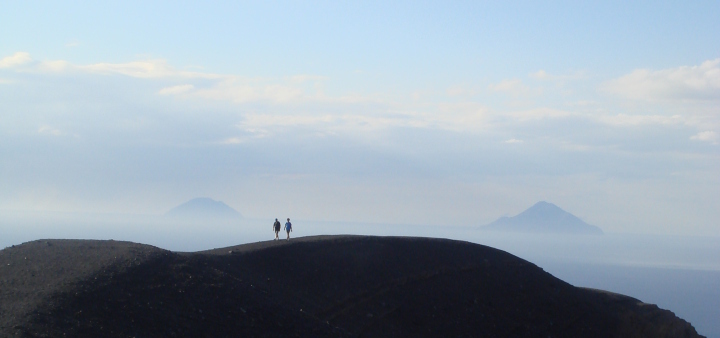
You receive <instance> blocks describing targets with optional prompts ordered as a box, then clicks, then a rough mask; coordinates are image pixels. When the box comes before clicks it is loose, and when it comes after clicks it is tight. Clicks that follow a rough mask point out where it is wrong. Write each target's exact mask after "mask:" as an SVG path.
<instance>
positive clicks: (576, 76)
mask: <svg viewBox="0 0 720 338" xmlns="http://www.w3.org/2000/svg"><path fill="white" fill-rule="evenodd" d="M528 76H529V77H530V78H532V79H535V80H542V81H570V80H580V79H583V78H585V77H586V75H585V73H584V72H574V73H571V74H566V75H556V74H550V73H548V72H546V71H544V70H542V69H541V70H538V71H537V72H534V73H530V74H528Z"/></svg>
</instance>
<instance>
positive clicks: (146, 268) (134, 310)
mask: <svg viewBox="0 0 720 338" xmlns="http://www.w3.org/2000/svg"><path fill="white" fill-rule="evenodd" d="M6 336H19V337H60V336H68V337H242V336H247V337H548V336H550V337H699V336H698V334H697V333H696V332H695V329H694V328H693V327H692V326H691V325H690V324H689V323H687V322H685V321H684V320H682V319H679V318H677V317H676V316H675V315H674V314H673V313H672V312H670V311H667V310H662V309H659V308H657V307H656V306H654V305H649V304H643V303H641V302H640V301H638V300H636V299H633V298H630V297H626V296H622V295H617V294H611V293H608V292H603V291H597V290H589V289H581V288H576V287H573V286H571V285H569V284H567V283H565V282H563V281H561V280H559V279H557V278H555V277H553V276H552V275H550V274H548V273H546V272H544V271H543V270H542V269H541V268H539V267H537V266H535V265H533V264H531V263H529V262H526V261H524V260H522V259H519V258H517V257H515V256H512V255H510V254H508V253H506V252H503V251H500V250H496V249H493V248H489V247H486V246H482V245H477V244H471V243H467V242H459V241H451V240H441V239H426V238H398V237H362V236H323V237H306V238H299V239H294V240H291V241H268V242H260V243H253V244H246V245H241V246H236V247H229V248H224V249H217V250H211V251H205V252H197V253H174V252H169V251H165V250H162V249H158V248H155V247H152V246H147V245H140V244H134V243H128V242H115V241H82V240H42V241H34V242H28V243H25V244H22V245H19V246H14V247H12V248H6V249H4V250H2V251H0V337H6Z"/></svg>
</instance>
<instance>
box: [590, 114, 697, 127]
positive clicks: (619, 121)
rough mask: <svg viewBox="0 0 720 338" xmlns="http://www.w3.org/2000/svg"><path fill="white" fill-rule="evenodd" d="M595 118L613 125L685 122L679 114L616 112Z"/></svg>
mask: <svg viewBox="0 0 720 338" xmlns="http://www.w3.org/2000/svg"><path fill="white" fill-rule="evenodd" d="M596 119H597V120H598V121H600V122H601V123H605V124H609V125H613V126H639V125H648V124H663V125H672V124H683V123H685V119H684V118H683V117H682V116H680V115H673V116H663V115H626V114H618V115H612V116H607V115H606V116H597V117H596Z"/></svg>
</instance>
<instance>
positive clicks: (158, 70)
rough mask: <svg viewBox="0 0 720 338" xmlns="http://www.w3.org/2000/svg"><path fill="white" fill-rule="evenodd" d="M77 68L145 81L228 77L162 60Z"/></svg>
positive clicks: (100, 64)
mask: <svg viewBox="0 0 720 338" xmlns="http://www.w3.org/2000/svg"><path fill="white" fill-rule="evenodd" d="M77 68H78V69H80V70H83V71H86V72H90V73H97V74H107V75H112V74H119V75H125V76H130V77H137V78H145V79H150V78H165V77H182V78H202V79H220V78H226V77H228V76H224V75H219V74H212V73H201V72H188V71H182V70H177V69H174V68H172V67H170V66H168V64H167V61H165V60H162V59H156V60H145V61H134V62H127V63H96V64H91V65H86V66H78V67H77Z"/></svg>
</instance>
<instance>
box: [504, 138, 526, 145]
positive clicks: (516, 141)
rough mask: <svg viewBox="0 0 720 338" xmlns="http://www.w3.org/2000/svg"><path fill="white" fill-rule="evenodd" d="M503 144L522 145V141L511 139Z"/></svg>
mask: <svg viewBox="0 0 720 338" xmlns="http://www.w3.org/2000/svg"><path fill="white" fill-rule="evenodd" d="M505 143H508V144H518V143H523V140H518V139H515V138H511V139H509V140H506V141H505Z"/></svg>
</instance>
